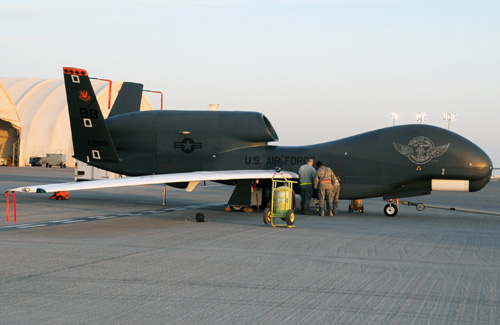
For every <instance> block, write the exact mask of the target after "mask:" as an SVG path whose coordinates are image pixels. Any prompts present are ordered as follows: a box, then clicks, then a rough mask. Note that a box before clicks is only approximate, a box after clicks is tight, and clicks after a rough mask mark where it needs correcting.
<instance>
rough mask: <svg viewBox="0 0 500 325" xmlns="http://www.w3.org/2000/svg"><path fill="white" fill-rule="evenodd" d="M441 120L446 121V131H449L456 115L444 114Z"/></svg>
mask: <svg viewBox="0 0 500 325" xmlns="http://www.w3.org/2000/svg"><path fill="white" fill-rule="evenodd" d="M443 120H445V121H448V130H450V123H451V121H456V120H457V113H444V114H443Z"/></svg>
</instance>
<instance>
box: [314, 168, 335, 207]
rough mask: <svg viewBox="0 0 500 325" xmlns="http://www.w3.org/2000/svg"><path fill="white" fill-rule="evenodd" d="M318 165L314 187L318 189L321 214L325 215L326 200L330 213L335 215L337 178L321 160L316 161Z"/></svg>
mask: <svg viewBox="0 0 500 325" xmlns="http://www.w3.org/2000/svg"><path fill="white" fill-rule="evenodd" d="M316 167H317V168H318V170H316V177H315V178H314V188H315V189H317V191H318V200H319V208H320V215H321V216H324V215H325V201H326V206H327V208H328V210H329V215H330V216H333V214H334V212H335V213H336V210H335V207H334V205H333V201H334V200H335V192H334V189H335V188H334V184H335V181H336V179H337V178H336V177H335V174H334V173H333V171H332V170H331V169H330V168H329V167H326V166H323V163H322V162H321V161H318V162H317V163H316Z"/></svg>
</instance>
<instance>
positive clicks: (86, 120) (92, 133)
mask: <svg viewBox="0 0 500 325" xmlns="http://www.w3.org/2000/svg"><path fill="white" fill-rule="evenodd" d="M63 71H64V84H65V86H66V96H67V99H68V112H69V119H70V123H71V134H72V136H73V148H74V151H75V155H74V157H75V158H76V159H78V160H81V161H83V162H87V163H89V164H91V165H93V164H101V163H113V162H119V161H120V158H119V157H118V154H117V152H116V149H115V146H114V144H113V140H112V139H111V135H110V133H109V130H108V127H107V126H106V122H105V120H104V117H103V116H102V113H101V108H100V107H99V103H98V102H97V98H96V95H95V93H94V89H93V88H92V84H91V83H90V79H89V75H88V73H87V71H85V70H83V69H75V68H63Z"/></svg>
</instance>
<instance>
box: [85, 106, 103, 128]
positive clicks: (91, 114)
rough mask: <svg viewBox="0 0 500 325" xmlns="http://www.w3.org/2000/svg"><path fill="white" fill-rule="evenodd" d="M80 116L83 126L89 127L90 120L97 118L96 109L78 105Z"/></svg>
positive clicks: (90, 125) (90, 124)
mask: <svg viewBox="0 0 500 325" xmlns="http://www.w3.org/2000/svg"><path fill="white" fill-rule="evenodd" d="M80 117H81V118H82V120H83V126H85V127H86V128H91V127H92V121H91V120H97V119H98V118H99V114H98V113H97V110H96V109H93V108H89V109H87V108H83V107H80Z"/></svg>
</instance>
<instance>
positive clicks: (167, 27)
mask: <svg viewBox="0 0 500 325" xmlns="http://www.w3.org/2000/svg"><path fill="white" fill-rule="evenodd" d="M499 17H500V1H498V0H479V1H462V0H455V1H451V0H449V1H442V0H432V1H429V0H419V1H415V0H412V1H406V0H331V1H326V0H307V1H306V0H265V1H260V0H255V1H251V0H207V1H203V0H183V1H181V0H140V1H139V0H128V1H127V0H120V1H118V0H116V1H115V0H99V1H95V0H88V1H70V0H61V1H60V0H46V1H28V0H17V1H1V2H0V28H1V30H2V39H1V41H0V57H1V58H2V63H1V69H0V76H2V77H11V76H15V77H26V78H28V77H29V78H31V77H36V78H44V79H52V78H62V67H63V66H69V67H77V68H83V69H86V70H87V71H88V72H89V75H90V76H91V77H92V76H93V77H98V78H105V79H111V80H113V81H132V82H138V83H143V84H144V86H145V89H152V90H159V91H162V92H163V93H164V108H165V109H182V110H206V109H208V105H209V104H220V106H219V110H222V111H233V110H241V111H258V112H261V113H263V114H264V115H266V116H267V117H268V119H269V120H270V121H271V123H272V124H273V125H274V128H275V129H276V132H277V133H278V135H279V138H280V140H279V142H278V143H277V144H279V145H305V144H314V143H320V142H326V141H331V140H336V139H340V138H344V137H348V136H352V135H355V134H358V133H362V132H366V131H371V130H375V129H378V128H383V127H390V126H392V125H393V120H392V119H391V118H390V117H389V115H390V113H391V112H397V113H398V114H399V119H398V120H397V121H396V124H397V125H402V124H412V123H417V120H416V114H417V113H419V112H425V113H426V115H427V121H426V122H425V123H426V124H430V125H435V126H439V127H443V128H447V127H448V122H447V121H445V120H443V113H456V114H457V120H456V121H453V122H451V123H450V124H451V126H450V127H451V130H452V131H454V132H456V133H458V134H460V135H462V136H464V137H466V138H468V139H469V140H471V141H473V142H474V143H476V144H477V145H478V146H480V147H481V148H482V149H483V150H484V151H485V152H486V153H487V154H488V155H489V156H490V158H491V159H492V161H493V164H494V166H495V167H500V150H499V144H498V143H499V141H498V140H499V138H500V128H499V125H500V107H499V106H500V19H499ZM155 96H156V97H155ZM149 98H150V101H151V103H152V104H153V106H154V107H155V108H156V109H159V108H160V98H159V95H154V94H153V95H151V96H149Z"/></svg>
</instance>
